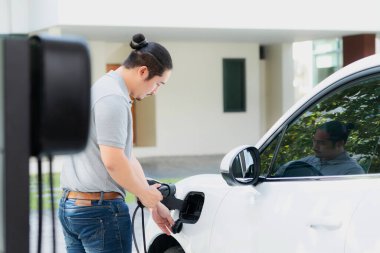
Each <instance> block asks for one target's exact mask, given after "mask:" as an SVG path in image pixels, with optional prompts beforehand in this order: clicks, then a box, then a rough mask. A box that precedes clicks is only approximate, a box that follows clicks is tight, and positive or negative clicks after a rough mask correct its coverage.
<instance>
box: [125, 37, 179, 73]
mask: <svg viewBox="0 0 380 253" xmlns="http://www.w3.org/2000/svg"><path fill="white" fill-rule="evenodd" d="M129 45H130V46H131V48H132V49H133V51H132V52H131V53H130V54H129V56H128V58H127V59H126V60H125V61H124V63H123V65H124V67H126V68H134V67H139V66H147V68H148V70H149V76H148V80H149V79H151V78H152V77H154V76H162V74H163V73H164V72H165V71H166V70H171V69H172V68H173V63H172V58H171V56H170V53H169V51H168V50H167V49H166V48H165V47H163V46H162V45H160V44H159V43H156V42H148V41H147V40H146V39H145V36H144V35H143V34H141V33H138V34H135V35H134V36H133V38H132V41H131V42H130V44H129Z"/></svg>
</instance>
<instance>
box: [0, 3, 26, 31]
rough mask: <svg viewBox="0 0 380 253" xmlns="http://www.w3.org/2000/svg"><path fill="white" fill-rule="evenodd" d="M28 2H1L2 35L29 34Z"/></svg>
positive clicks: (0, 20)
mask: <svg viewBox="0 0 380 253" xmlns="http://www.w3.org/2000/svg"><path fill="white" fill-rule="evenodd" d="M28 3H29V2H28V0H17V1H15V0H13V1H12V0H0V34H11V33H13V34H14V33H17V34H23V33H28V32H29V27H28V17H29V4H28Z"/></svg>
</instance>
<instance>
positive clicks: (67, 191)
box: [62, 188, 70, 201]
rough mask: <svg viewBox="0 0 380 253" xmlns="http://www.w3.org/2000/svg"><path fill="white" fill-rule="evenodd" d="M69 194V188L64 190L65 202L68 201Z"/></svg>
mask: <svg viewBox="0 0 380 253" xmlns="http://www.w3.org/2000/svg"><path fill="white" fill-rule="evenodd" d="M69 193H70V190H69V189H67V188H64V189H63V196H62V199H63V201H66V200H67V196H69Z"/></svg>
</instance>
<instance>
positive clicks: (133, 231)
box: [132, 200, 147, 253]
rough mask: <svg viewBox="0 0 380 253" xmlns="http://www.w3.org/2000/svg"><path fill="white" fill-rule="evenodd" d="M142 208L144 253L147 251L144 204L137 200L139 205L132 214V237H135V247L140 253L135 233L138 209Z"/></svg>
mask: <svg viewBox="0 0 380 253" xmlns="http://www.w3.org/2000/svg"><path fill="white" fill-rule="evenodd" d="M139 209H141V226H142V235H143V245H144V253H147V251H146V242H145V222H144V205H143V204H142V203H141V202H140V201H139V200H137V207H136V209H135V211H134V212H133V215H132V237H133V243H134V244H135V248H136V251H137V253H140V251H139V247H137V240H136V234H135V218H136V214H137V211H138V210H139Z"/></svg>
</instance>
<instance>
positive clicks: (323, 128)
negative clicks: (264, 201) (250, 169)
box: [276, 121, 364, 176]
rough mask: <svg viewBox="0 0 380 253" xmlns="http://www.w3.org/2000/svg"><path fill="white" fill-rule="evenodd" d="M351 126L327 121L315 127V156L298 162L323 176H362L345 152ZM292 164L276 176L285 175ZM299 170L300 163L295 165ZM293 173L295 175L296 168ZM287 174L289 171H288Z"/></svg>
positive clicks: (360, 168)
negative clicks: (305, 164)
mask: <svg viewBox="0 0 380 253" xmlns="http://www.w3.org/2000/svg"><path fill="white" fill-rule="evenodd" d="M352 128H353V125H352V124H347V125H344V124H342V123H341V122H339V121H328V122H326V123H324V124H322V125H320V126H319V127H317V129H316V131H315V134H314V136H313V139H312V141H313V151H314V153H315V155H311V156H307V157H304V158H302V159H300V160H298V161H301V162H306V163H307V164H309V165H311V166H313V167H314V168H315V169H316V170H317V171H318V173H319V174H321V175H323V176H332V175H352V174H363V173H364V170H363V168H362V167H361V166H360V165H359V164H358V163H357V162H356V161H355V160H354V159H352V158H351V157H350V156H349V155H348V153H347V152H346V151H345V145H346V142H347V139H348V136H349V134H350V131H351V129H352ZM292 164H293V166H294V163H292V162H290V163H287V164H286V165H284V166H282V167H281V168H280V169H279V171H278V172H277V173H276V175H283V176H285V175H286V174H287V172H286V171H287V169H288V168H289V166H291V165H292ZM296 164H298V165H297V166H299V167H300V168H301V167H303V166H302V163H296ZM292 169H294V170H293V172H292V174H293V173H297V168H292ZM288 172H289V169H288ZM289 174H290V173H289Z"/></svg>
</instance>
